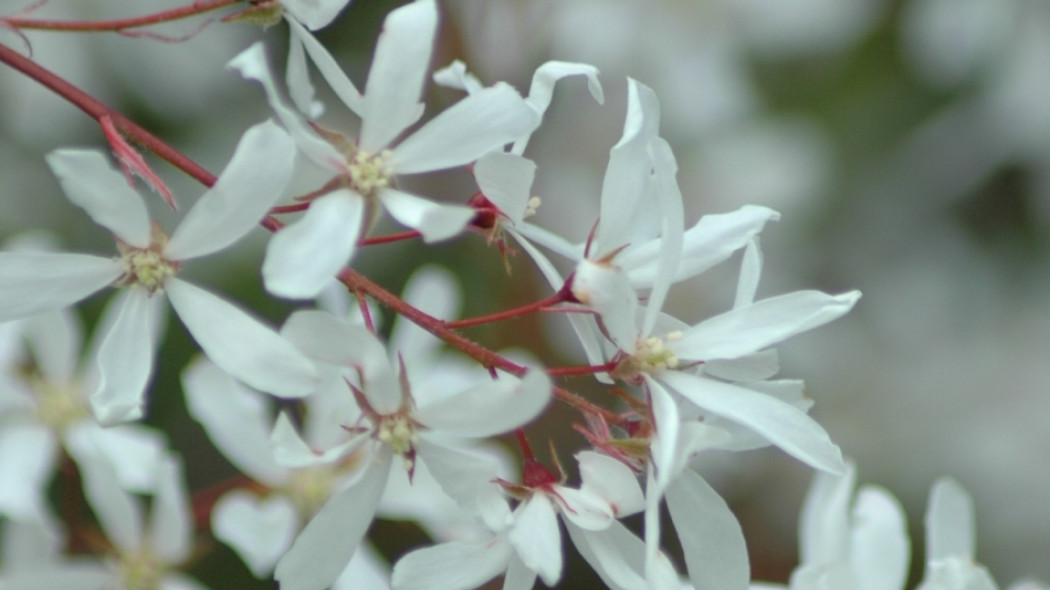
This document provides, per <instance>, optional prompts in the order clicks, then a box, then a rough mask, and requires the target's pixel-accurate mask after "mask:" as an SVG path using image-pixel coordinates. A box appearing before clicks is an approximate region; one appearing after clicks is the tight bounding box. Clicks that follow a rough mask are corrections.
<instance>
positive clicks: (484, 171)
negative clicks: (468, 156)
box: [474, 152, 536, 225]
mask: <svg viewBox="0 0 1050 590" xmlns="http://www.w3.org/2000/svg"><path fill="white" fill-rule="evenodd" d="M535 176H536V164H535V162H533V161H532V160H529V159H527V158H523V157H521V156H517V155H514V154H508V153H504V152H490V153H487V154H485V155H484V156H482V157H481V158H480V159H478V161H477V162H476V163H475V164H474V179H475V180H476V181H477V183H478V188H480V189H481V192H482V194H484V195H485V198H487V199H488V200H489V201H490V202H491V203H492V204H493V205H495V206H496V208H497V209H499V210H500V211H501V212H502V213H503V214H504V215H506V216H507V219H509V220H510V222H511V223H512V224H515V225H517V224H519V223H521V222H522V220H523V219H524V218H525V210H526V209H527V208H528V204H529V198H530V191H531V190H532V181H533V179H534V178H535Z"/></svg>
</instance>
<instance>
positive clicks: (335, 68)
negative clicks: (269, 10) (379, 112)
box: [288, 19, 364, 116]
mask: <svg viewBox="0 0 1050 590" xmlns="http://www.w3.org/2000/svg"><path fill="white" fill-rule="evenodd" d="M288 29H289V31H291V34H292V35H293V36H294V37H295V38H297V39H299V41H300V42H301V43H302V44H303V48H304V49H306V53H307V54H309V55H310V59H312V60H313V62H314V65H315V66H317V69H318V71H320V72H321V76H323V77H324V79H325V81H326V82H328V86H329V87H331V89H332V92H335V95H336V96H338V97H339V100H341V101H343V104H345V105H346V107H347V108H348V109H350V110H351V111H353V112H355V113H357V115H358V116H360V115H361V113H363V112H364V97H363V96H361V92H360V91H359V90H358V89H357V87H356V86H354V83H353V82H351V81H350V78H348V77H347V76H346V74H345V73H344V72H343V69H342V68H341V67H339V64H338V63H337V62H336V61H335V58H333V57H332V54H331V53H328V50H327V49H325V47H324V45H321V43H320V42H319V41H318V40H317V39H316V38H314V36H313V35H311V34H310V32H309V31H307V30H306V29H305V28H304V27H303V26H302V25H300V24H299V23H298V22H296V21H294V20H292V19H288Z"/></svg>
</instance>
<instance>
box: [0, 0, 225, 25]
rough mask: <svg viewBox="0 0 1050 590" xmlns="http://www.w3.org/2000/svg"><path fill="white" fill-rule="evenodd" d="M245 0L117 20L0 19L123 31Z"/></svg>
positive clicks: (214, 0) (217, 0) (200, 4)
mask: <svg viewBox="0 0 1050 590" xmlns="http://www.w3.org/2000/svg"><path fill="white" fill-rule="evenodd" d="M241 1H242V0H209V1H207V2H194V3H193V4H190V5H187V6H181V7H179V8H173V9H171V10H165V11H163V12H156V13H153V14H145V15H142V16H135V17H131V18H120V19H114V20H99V21H75V20H73V21H71V20H50V19H35V18H22V17H19V16H9V17H0V22H2V23H4V24H6V25H8V26H10V27H14V28H15V29H35V30H38V31H72V32H85V33H86V32H97V31H124V30H127V29H135V28H139V27H146V26H150V25H156V24H159V23H165V22H170V21H173V20H179V19H184V18H189V17H191V16H196V15H198V14H204V13H206V12H210V11H212V10H217V9H219V8H223V7H224V6H231V5H233V4H237V3H239V2H241Z"/></svg>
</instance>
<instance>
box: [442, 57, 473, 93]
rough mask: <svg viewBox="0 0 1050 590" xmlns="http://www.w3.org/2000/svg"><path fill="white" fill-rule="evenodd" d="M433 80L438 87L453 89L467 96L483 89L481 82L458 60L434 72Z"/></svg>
mask: <svg viewBox="0 0 1050 590" xmlns="http://www.w3.org/2000/svg"><path fill="white" fill-rule="evenodd" d="M433 79H434V83H435V84H437V85H438V86H444V87H446V88H455V89H456V90H462V91H464V92H466V93H467V94H472V93H474V92H477V91H478V90H481V89H482V88H484V85H483V84H482V83H481V80H478V77H477V76H475V75H474V74H471V73H470V72H468V71H467V64H465V63H463V62H462V61H460V60H458V59H454V60H452V63H450V64H448V65H447V66H445V67H443V68H441V69H440V70H438V71H436V72H434V75H433Z"/></svg>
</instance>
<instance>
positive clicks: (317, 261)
mask: <svg viewBox="0 0 1050 590" xmlns="http://www.w3.org/2000/svg"><path fill="white" fill-rule="evenodd" d="M364 218H365V200H364V199H362V198H361V197H360V195H358V194H357V193H354V192H352V191H350V190H347V189H339V190H337V191H334V192H332V193H329V194H327V195H325V196H323V197H321V198H319V199H316V200H315V201H313V202H312V203H310V208H309V209H307V210H306V214H305V215H303V217H302V218H301V219H299V220H298V221H296V222H295V223H293V224H291V225H288V226H286V227H284V228H283V229H281V230H280V231H278V232H277V233H276V234H274V236H273V237H272V238H270V243H269V244H268V245H267V247H266V259H265V260H264V261H263V267H262V273H263V280H264V281H265V282H266V290H267V291H269V292H270V293H273V294H274V295H278V296H280V297H290V298H294V299H312V298H314V297H317V295H318V294H319V293H320V292H321V291H322V290H324V287H325V285H327V284H328V281H330V280H332V277H334V276H335V275H336V273H338V272H339V269H341V268H342V267H343V266H345V265H346V264H348V263H349V262H350V260H351V259H352V258H353V256H354V252H355V250H356V244H357V240H358V238H360V237H361V227H362V225H363V224H364Z"/></svg>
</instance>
